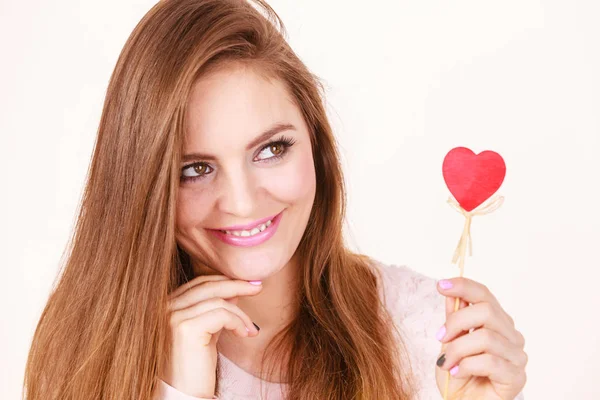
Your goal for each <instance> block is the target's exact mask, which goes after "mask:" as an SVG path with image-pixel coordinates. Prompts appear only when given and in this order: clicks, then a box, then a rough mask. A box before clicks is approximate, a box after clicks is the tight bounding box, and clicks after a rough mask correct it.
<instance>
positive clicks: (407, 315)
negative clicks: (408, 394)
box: [371, 260, 446, 399]
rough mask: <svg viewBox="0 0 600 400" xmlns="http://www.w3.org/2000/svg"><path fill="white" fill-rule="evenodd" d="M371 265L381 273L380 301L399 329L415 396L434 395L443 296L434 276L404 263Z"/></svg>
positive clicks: (444, 305) (444, 311) (435, 392)
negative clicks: (407, 357) (414, 387)
mask: <svg viewBox="0 0 600 400" xmlns="http://www.w3.org/2000/svg"><path fill="white" fill-rule="evenodd" d="M371 264H372V265H373V266H374V267H375V268H376V269H377V270H378V271H379V272H380V274H381V283H382V285H381V287H380V294H381V296H382V297H383V299H382V300H383V301H384V303H385V306H386V308H387V310H388V311H389V313H390V316H391V317H392V319H393V320H394V323H395V325H396V327H397V328H398V329H399V330H400V331H401V332H402V335H403V342H404V344H405V345H406V349H407V351H408V356H409V359H410V364H411V366H412V369H413V372H414V376H415V378H416V380H417V392H418V395H417V397H416V398H418V399H431V398H435V397H436V396H439V392H438V390H437V388H436V383H435V368H436V366H435V363H436V360H437V357H438V355H439V351H440V349H441V343H440V342H439V341H438V340H437V339H436V333H437V331H438V329H439V328H440V327H441V326H442V325H443V324H444V323H445V321H446V298H445V297H444V296H443V295H442V294H441V293H440V292H439V291H438V290H437V287H436V285H437V279H435V278H433V277H431V276H428V275H426V274H423V273H421V272H419V271H417V270H416V269H413V268H411V267H408V266H406V265H396V264H385V263H382V262H380V261H377V260H373V262H372V263H371Z"/></svg>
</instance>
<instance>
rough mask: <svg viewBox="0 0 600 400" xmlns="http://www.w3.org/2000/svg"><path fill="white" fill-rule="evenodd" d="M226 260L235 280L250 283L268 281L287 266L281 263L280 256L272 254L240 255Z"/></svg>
mask: <svg viewBox="0 0 600 400" xmlns="http://www.w3.org/2000/svg"><path fill="white" fill-rule="evenodd" d="M226 259H228V262H227V270H228V271H229V272H230V275H231V276H232V277H233V278H235V279H243V280H248V281H251V280H262V279H266V278H268V277H269V276H271V275H273V274H275V273H277V272H279V271H280V270H281V268H283V266H284V264H285V263H282V262H281V261H280V260H281V257H280V256H279V257H275V256H273V255H270V254H257V255H254V256H253V255H246V256H244V255H240V256H236V257H233V258H226Z"/></svg>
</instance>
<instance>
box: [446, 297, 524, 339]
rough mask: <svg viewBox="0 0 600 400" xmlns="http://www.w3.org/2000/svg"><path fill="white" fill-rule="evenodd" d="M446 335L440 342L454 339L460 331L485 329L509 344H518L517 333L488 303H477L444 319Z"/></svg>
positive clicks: (494, 307)
mask: <svg viewBox="0 0 600 400" xmlns="http://www.w3.org/2000/svg"><path fill="white" fill-rule="evenodd" d="M444 325H445V327H446V335H445V336H444V337H443V338H442V340H441V342H442V343H446V342H449V341H451V340H453V339H454V338H456V337H457V336H458V335H459V334H461V333H462V331H469V330H470V329H477V328H487V329H490V330H493V331H495V332H498V333H499V334H501V335H502V336H504V337H505V338H506V339H508V340H509V341H510V342H511V343H514V344H519V341H520V337H519V333H518V332H517V331H516V330H515V329H514V328H513V327H512V326H511V325H510V324H509V323H508V322H507V321H506V319H504V318H502V317H501V314H500V312H499V311H498V309H497V308H496V306H494V305H492V304H490V303H477V304H473V305H472V306H470V307H465V308H463V309H460V310H458V311H456V312H455V313H452V314H450V315H449V316H448V318H446V323H445V324H444Z"/></svg>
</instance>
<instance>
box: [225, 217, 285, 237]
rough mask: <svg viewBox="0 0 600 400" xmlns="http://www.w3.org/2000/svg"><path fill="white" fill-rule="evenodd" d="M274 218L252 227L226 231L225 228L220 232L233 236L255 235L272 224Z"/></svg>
mask: <svg viewBox="0 0 600 400" xmlns="http://www.w3.org/2000/svg"><path fill="white" fill-rule="evenodd" d="M273 219H274V218H272V219H270V220H268V221H267V222H266V223H264V224H259V225H257V226H255V227H254V228H252V229H248V230H246V229H243V230H240V231H224V230H219V232H222V233H224V234H226V235H232V236H242V237H249V236H254V235H256V234H259V233H261V232H262V231H264V230H265V229H267V228H268V227H269V225H271V224H272V223H273Z"/></svg>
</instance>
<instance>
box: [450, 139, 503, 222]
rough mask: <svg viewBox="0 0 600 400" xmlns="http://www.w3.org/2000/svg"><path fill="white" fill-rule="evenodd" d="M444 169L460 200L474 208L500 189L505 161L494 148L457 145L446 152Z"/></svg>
mask: <svg viewBox="0 0 600 400" xmlns="http://www.w3.org/2000/svg"><path fill="white" fill-rule="evenodd" d="M442 172H443V175H444V181H445V182H446V186H448V189H450V193H452V195H453V196H454V198H455V199H456V201H457V202H458V204H460V206H461V207H462V208H463V209H465V210H466V211H471V210H473V209H475V208H476V207H478V206H479V205H481V204H482V203H483V202H484V201H486V200H487V199H489V198H490V197H492V195H493V194H494V193H496V192H497V191H498V189H500V186H501V185H502V182H503V181H504V176H505V175H506V164H505V163H504V160H503V159H502V157H501V156H500V154H498V153H496V152H494V151H490V150H486V151H483V152H481V153H479V154H475V153H474V152H473V151H471V150H470V149H468V148H466V147H456V148H454V149H452V150H450V151H449V152H448V154H446V157H445V158H444V162H443V164H442Z"/></svg>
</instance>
